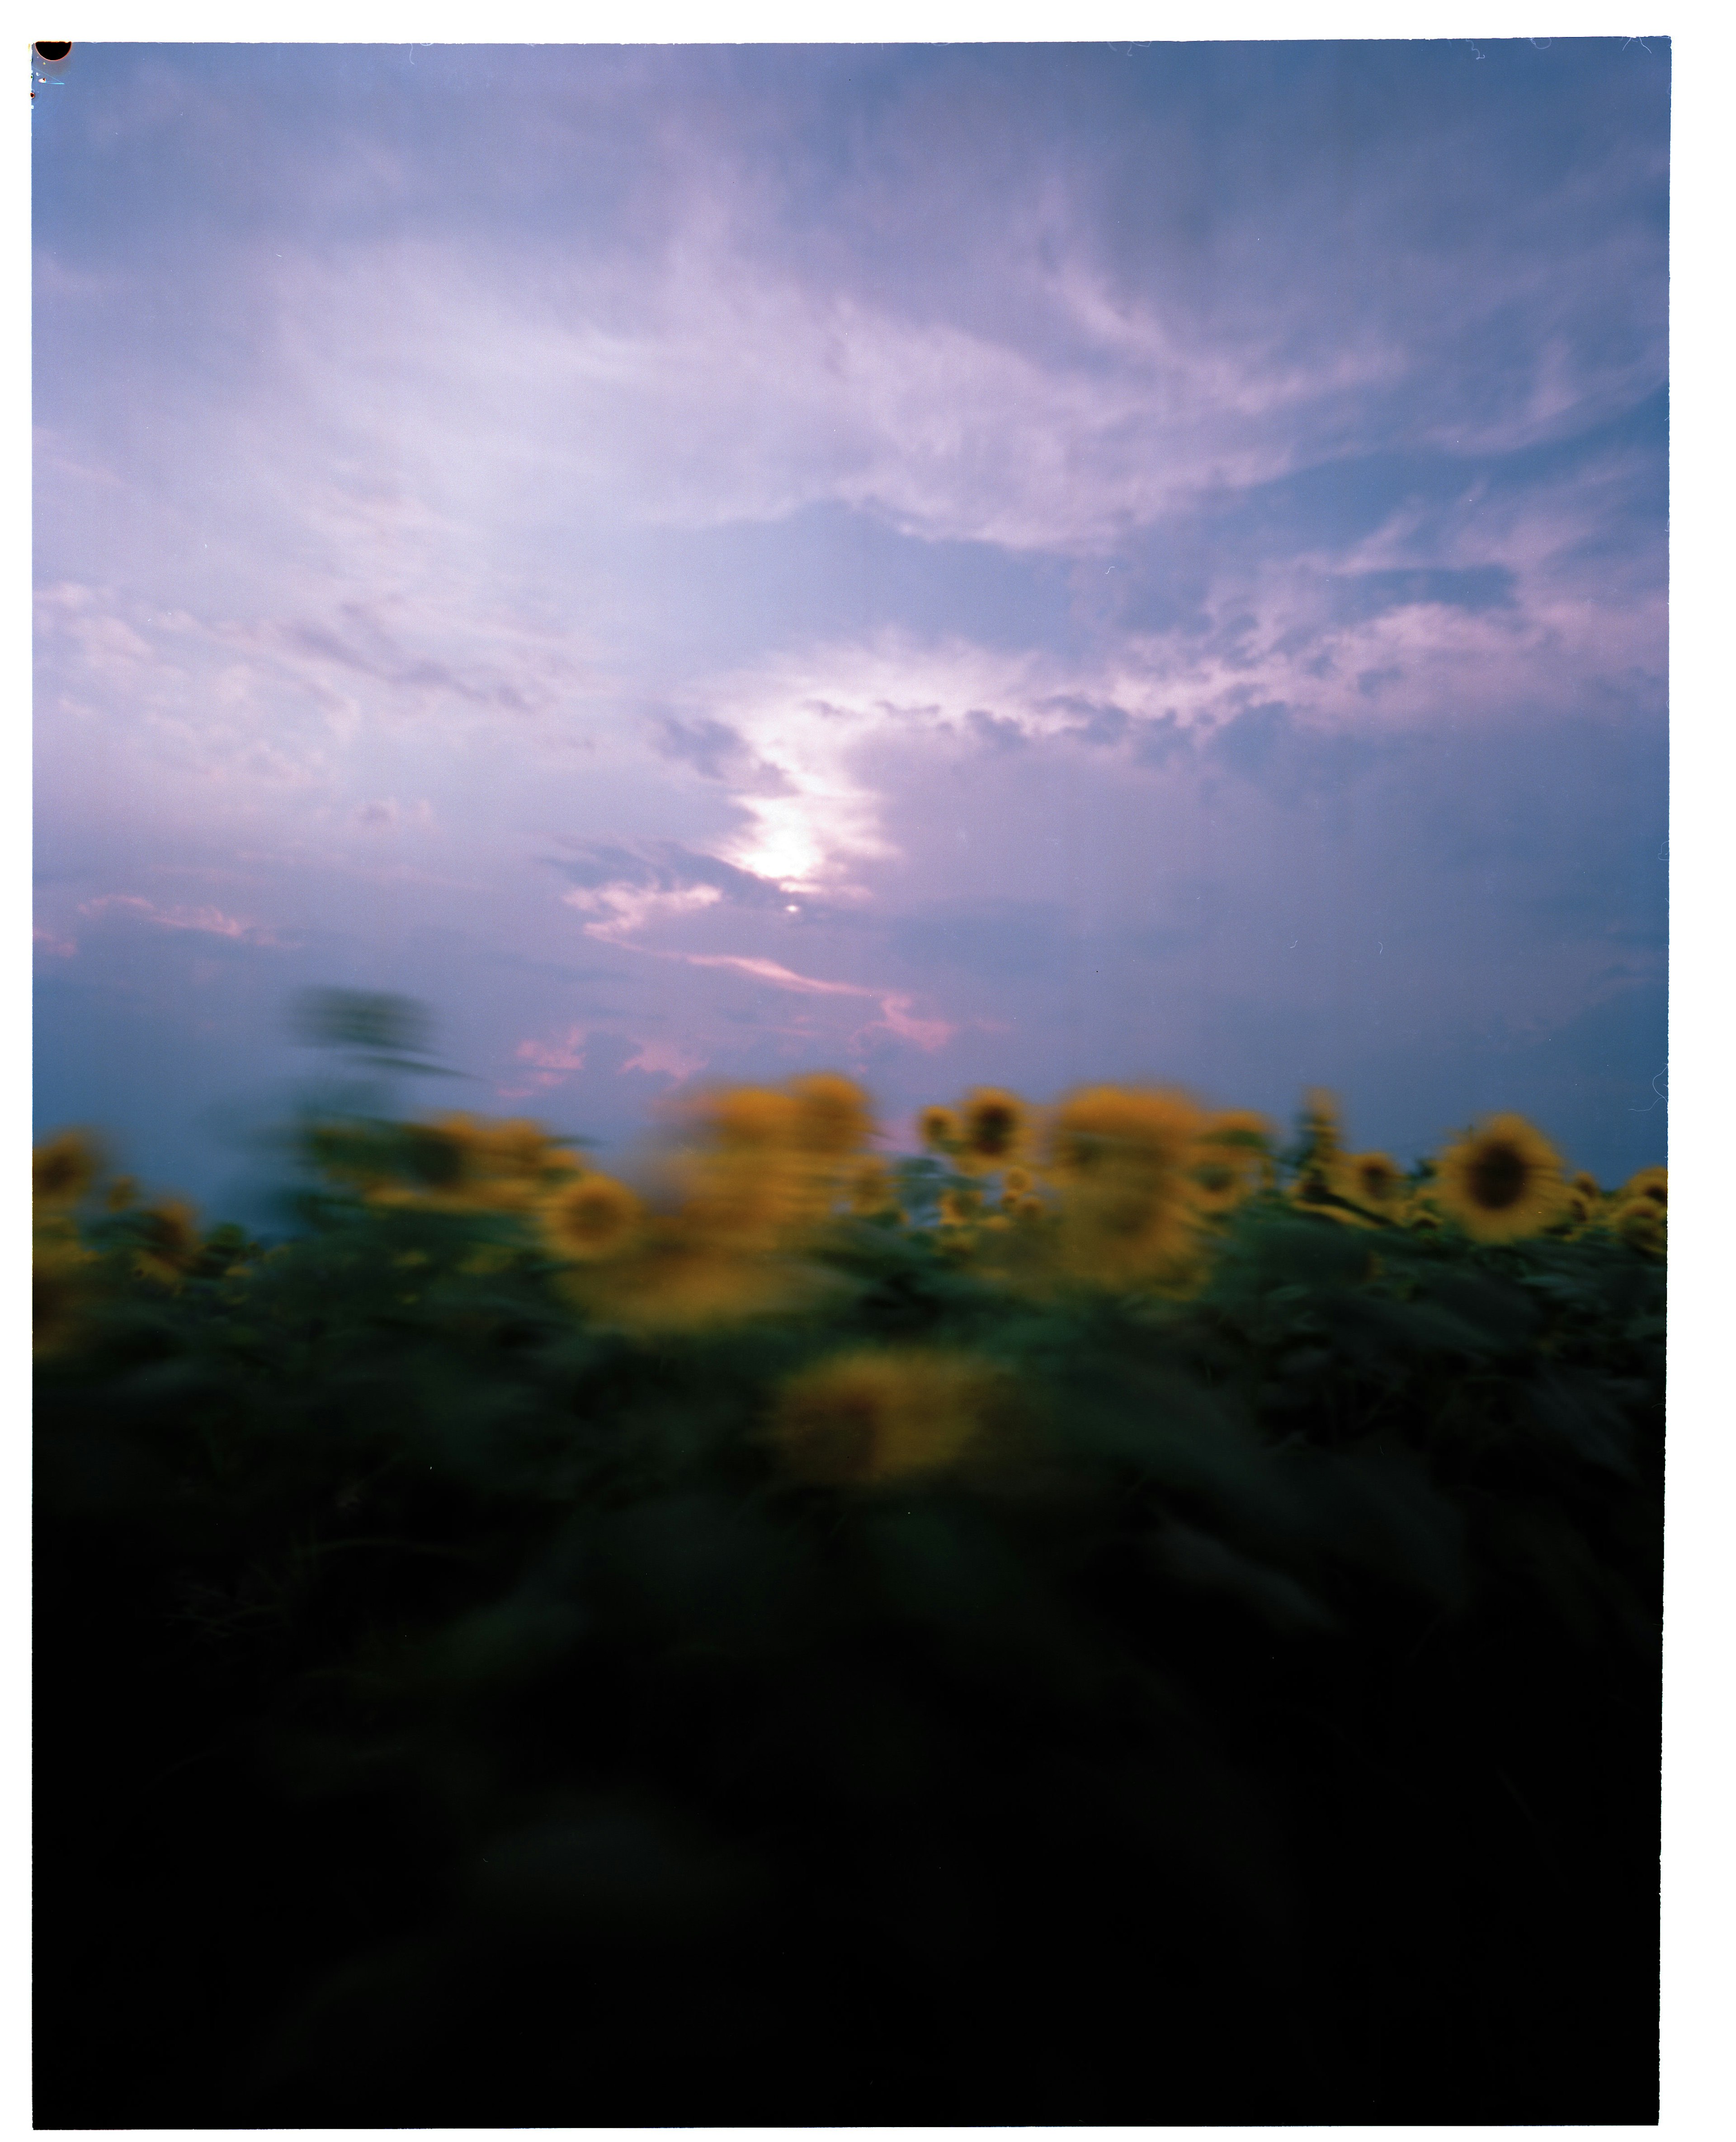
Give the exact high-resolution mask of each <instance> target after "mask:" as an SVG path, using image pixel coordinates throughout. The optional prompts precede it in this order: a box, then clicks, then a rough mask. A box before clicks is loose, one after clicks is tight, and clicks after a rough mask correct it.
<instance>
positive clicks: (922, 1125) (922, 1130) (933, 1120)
mask: <svg viewBox="0 0 1736 2142" xmlns="http://www.w3.org/2000/svg"><path fill="white" fill-rule="evenodd" d="M916 1131H917V1135H918V1136H919V1137H920V1138H921V1140H922V1143H924V1145H925V1146H926V1147H927V1148H928V1149H929V1151H930V1152H946V1153H950V1152H957V1151H958V1149H959V1141H960V1139H961V1138H962V1137H963V1135H964V1132H963V1127H962V1125H961V1124H960V1123H959V1118H958V1117H957V1116H956V1115H955V1114H954V1112H953V1111H952V1110H951V1109H950V1108H924V1109H923V1110H921V1111H920V1113H919V1114H918V1116H917V1118H916Z"/></svg>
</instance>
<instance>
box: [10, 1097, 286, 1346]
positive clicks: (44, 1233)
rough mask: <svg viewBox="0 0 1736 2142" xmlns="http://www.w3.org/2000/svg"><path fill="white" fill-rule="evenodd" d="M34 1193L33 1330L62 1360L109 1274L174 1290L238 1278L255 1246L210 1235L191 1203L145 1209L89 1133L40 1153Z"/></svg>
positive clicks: (232, 1231) (73, 1133) (232, 1235)
mask: <svg viewBox="0 0 1736 2142" xmlns="http://www.w3.org/2000/svg"><path fill="white" fill-rule="evenodd" d="M31 1192H32V1257H31V1291H32V1329H33V1332H34V1338H35V1346H36V1350H37V1352H38V1353H52V1352H57V1351H58V1350H60V1349H61V1348H62V1347H63V1346H65V1345H67V1344H68V1343H69V1342H70V1341H71V1340H72V1339H74V1338H75V1337H76V1335H77V1333H78V1331H79V1330H80V1328H81V1322H82V1314H83V1310H84V1307H85V1305H86V1302H87V1301H88V1300H89V1298H90V1295H91V1291H92V1288H93V1287H94V1286H96V1284H97V1282H98V1279H99V1276H100V1275H101V1274H102V1273H103V1271H105V1270H107V1271H111V1272H112V1271H119V1272H120V1273H122V1274H124V1275H126V1276H128V1277H131V1279H133V1280H136V1281H144V1282H145V1284H146V1285H148V1286H152V1287H163V1288H169V1289H171V1290H172V1289H174V1288H177V1287H179V1286H181V1285H182V1284H184V1282H185V1281H186V1280H187V1279H188V1278H189V1277H190V1276H194V1275H195V1274H197V1275H200V1276H210V1275H211V1274H213V1273H216V1272H239V1271H240V1270H241V1269H242V1268H243V1267H242V1264H241V1259H242V1257H243V1256H244V1254H245V1253H246V1252H247V1251H249V1249H250V1248H254V1247H256V1246H254V1245H249V1243H248V1241H247V1237H246V1236H245V1235H244V1232H243V1231H242V1230H241V1229H240V1228H239V1227H235V1226H229V1225H225V1226H219V1227H216V1228H214V1229H213V1230H212V1231H210V1234H208V1235H207V1234H202V1233H201V1232H200V1228H199V1226H198V1222H197V1217H196V1215H195V1212H194V1209H193V1207H191V1206H190V1205H189V1204H187V1203H186V1202H185V1201H184V1200H182V1199H180V1198H162V1199H159V1200H157V1201H156V1202H153V1203H150V1204H141V1202H140V1201H139V1196H138V1186H137V1184H136V1182H134V1180H133V1178H132V1177H131V1176H130V1175H115V1174H111V1172H109V1170H108V1167H107V1165H106V1160H105V1157H104V1154H103V1150H102V1147H101V1143H100V1142H99V1141H98V1140H96V1139H95V1138H91V1136H90V1135H89V1133H86V1132H83V1131H77V1130H68V1131H62V1132H61V1133H58V1134H57V1136H56V1137H54V1138H49V1139H47V1141H45V1143H42V1145H39V1146H37V1148H36V1149H35V1152H33V1153H32V1167H31ZM93 1203H94V1204H95V1205H96V1208H97V1210H98V1211H99V1212H101V1215H102V1217H101V1221H99V1222H96V1224H95V1225H94V1226H93V1225H92V1224H91V1222H90V1220H89V1219H88V1217H85V1216H86V1215H87V1214H88V1212H89V1209H90V1207H91V1206H92V1204H93ZM81 1221H82V1224H81ZM92 1236H94V1237H95V1238H96V1239H95V1240H94V1241H93V1240H92V1239H91V1238H92Z"/></svg>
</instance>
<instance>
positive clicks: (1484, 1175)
mask: <svg viewBox="0 0 1736 2142" xmlns="http://www.w3.org/2000/svg"><path fill="white" fill-rule="evenodd" d="M1431 1187H1432V1189H1433V1193H1434V1202H1436V1203H1437V1205H1438V1207H1439V1208H1440V1210H1441V1211H1442V1212H1443V1213H1444V1214H1445V1215H1446V1216H1447V1217H1448V1218H1449V1219H1452V1220H1455V1221H1457V1223H1458V1224H1459V1226H1461V1227H1462V1228H1463V1229H1464V1231H1465V1232H1466V1233H1467V1235H1469V1236H1471V1237H1472V1240H1473V1241H1479V1242H1512V1241H1520V1240H1521V1239H1522V1238H1523V1237H1524V1236H1527V1235H1537V1234H1541V1233H1542V1231H1543V1230H1544V1229H1545V1228H1546V1227H1548V1226H1551V1225H1552V1224H1553V1222H1555V1221H1556V1218H1557V1217H1559V1215H1560V1213H1561V1208H1562V1205H1563V1202H1564V1199H1565V1196H1566V1183H1565V1182H1563V1181H1562V1179H1561V1155H1560V1154H1559V1153H1558V1152H1556V1149H1555V1148H1554V1147H1553V1146H1552V1145H1551V1143H1549V1141H1548V1139H1547V1138H1545V1137H1544V1136H1543V1133H1541V1131H1539V1130H1537V1129H1536V1128H1534V1127H1533V1126H1532V1125H1531V1124H1530V1123H1527V1122H1526V1120H1525V1118H1524V1117H1523V1116H1515V1115H1501V1116H1492V1117H1490V1118H1488V1119H1487V1122H1485V1123H1482V1125H1481V1126H1480V1127H1479V1128H1477V1129H1475V1130H1473V1131H1472V1133H1470V1134H1469V1135H1468V1136H1467V1137H1466V1138H1462V1139H1461V1140H1460V1141H1459V1143H1457V1145H1454V1146H1452V1147H1450V1148H1448V1149H1447V1152H1443V1154H1442V1155H1441V1157H1440V1161H1439V1163H1438V1173H1437V1175H1436V1177H1435V1180H1434V1182H1433V1184H1432V1186H1431Z"/></svg>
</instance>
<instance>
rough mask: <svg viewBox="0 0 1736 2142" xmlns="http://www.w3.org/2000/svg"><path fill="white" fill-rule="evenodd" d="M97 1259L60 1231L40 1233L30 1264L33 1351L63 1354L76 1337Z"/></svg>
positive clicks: (81, 1321) (82, 1318)
mask: <svg viewBox="0 0 1736 2142" xmlns="http://www.w3.org/2000/svg"><path fill="white" fill-rule="evenodd" d="M95 1263H96V1258H95V1256H93V1255H92V1254H91V1251H88V1250H86V1249H81V1248H80V1246H78V1244H77V1243H76V1241H72V1240H70V1239H69V1238H67V1237H66V1236H62V1235H60V1234H59V1233H58V1232H56V1233H53V1234H50V1235H47V1236H41V1235H39V1236H37V1241H36V1251H35V1255H34V1256H32V1259H31V1266H30V1296H31V1350H32V1353H34V1354H43V1355H47V1354H59V1353H63V1352H64V1351H65V1350H66V1349H67V1347H68V1346H69V1345H72V1341H73V1340H75V1339H76V1338H77V1336H78V1334H79V1331H80V1329H81V1325H82V1324H83V1321H84V1310H85V1305H86V1301H88V1300H89V1297H90V1279H91V1266H93V1265H94V1264H95Z"/></svg>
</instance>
